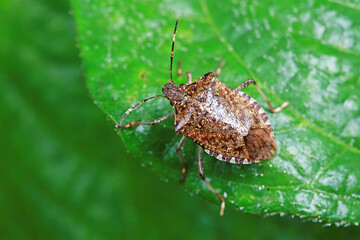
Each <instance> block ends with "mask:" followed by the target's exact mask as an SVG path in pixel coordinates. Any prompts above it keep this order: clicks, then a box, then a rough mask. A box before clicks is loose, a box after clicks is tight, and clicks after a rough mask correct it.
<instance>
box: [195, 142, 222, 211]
mask: <svg viewBox="0 0 360 240" xmlns="http://www.w3.org/2000/svg"><path fill="white" fill-rule="evenodd" d="M198 167H199V175H200V177H201V179H202V180H203V181H204V183H205V184H206V185H207V187H208V188H209V189H210V190H211V191H212V192H213V193H214V194H215V196H216V197H217V198H218V199H219V200H220V202H221V205H220V216H223V215H224V210H225V199H224V197H223V196H221V195H220V194H219V193H218V192H217V191H216V190H215V189H214V188H213V186H211V184H210V183H209V182H208V181H207V180H206V179H205V176H204V168H203V161H202V147H200V146H198Z"/></svg>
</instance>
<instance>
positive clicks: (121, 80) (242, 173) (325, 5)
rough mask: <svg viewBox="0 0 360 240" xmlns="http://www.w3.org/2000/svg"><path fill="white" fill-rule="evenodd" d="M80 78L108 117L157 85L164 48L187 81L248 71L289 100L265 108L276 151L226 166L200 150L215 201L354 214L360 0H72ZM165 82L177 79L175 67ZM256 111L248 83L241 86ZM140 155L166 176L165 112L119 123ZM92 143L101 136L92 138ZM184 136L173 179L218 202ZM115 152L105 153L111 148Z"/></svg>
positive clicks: (170, 145) (247, 208)
mask: <svg viewBox="0 0 360 240" xmlns="http://www.w3.org/2000/svg"><path fill="white" fill-rule="evenodd" d="M72 3H73V7H74V10H75V19H76V22H77V26H78V33H79V42H80V48H81V51H82V55H83V61H84V63H85V69H86V82H87V85H88V88H89V91H90V93H91V96H92V97H93V99H94V101H95V103H96V104H97V105H98V106H99V107H100V108H101V109H102V110H103V111H104V112H105V113H106V114H107V115H108V116H109V118H111V119H112V120H113V121H114V123H115V122H116V121H118V120H119V119H120V118H121V116H122V114H123V113H124V112H125V111H126V110H127V109H128V108H129V107H130V106H131V105H132V104H134V103H136V102H138V101H140V100H142V99H144V98H147V97H150V96H153V95H156V94H161V88H162V86H163V85H164V84H165V83H166V82H168V81H169V65H170V48H171V41H172V31H173V28H174V24H175V21H176V19H177V18H178V19H179V25H178V33H177V37H176V44H175V53H174V59H175V63H174V72H176V67H177V61H178V60H182V61H183V62H184V64H183V70H185V71H191V72H192V74H193V78H194V79H196V78H198V77H200V76H202V75H203V74H204V73H206V72H209V71H214V70H215V69H216V67H217V66H218V64H219V63H220V61H221V60H225V61H226V65H225V66H224V68H223V70H222V73H221V75H220V77H219V79H220V80H221V81H222V82H224V83H225V84H227V85H228V86H230V87H233V88H235V87H236V86H238V85H240V84H241V83H242V82H243V81H245V80H246V79H249V78H253V79H255V80H256V81H257V82H258V83H259V85H260V87H261V88H262V89H263V90H264V92H265V93H266V95H267V96H268V97H269V99H270V101H271V102H272V103H273V104H274V105H276V106H278V105H280V104H281V103H282V102H284V101H289V102H290V104H291V107H289V108H287V109H285V110H284V111H282V112H281V113H277V114H270V113H269V114H268V116H269V118H270V120H271V122H272V124H273V128H274V129H275V136H276V141H277V145H278V149H279V154H278V156H277V157H276V158H275V159H273V160H271V161H266V162H262V163H260V164H253V165H250V166H246V165H232V164H228V163H223V162H220V161H218V160H216V159H215V158H212V157H210V156H208V155H206V154H204V162H205V163H204V168H205V176H206V177H207V179H208V180H209V181H210V182H211V184H212V185H213V186H214V187H215V188H216V189H217V190H218V191H219V192H220V193H221V194H222V195H224V196H225V197H226V203H227V206H228V207H229V206H232V207H234V208H237V209H240V210H243V211H244V212H248V213H257V214H266V215H273V214H280V215H283V214H289V215H295V216H300V217H305V218H306V219H313V220H314V221H320V222H326V223H329V224H331V223H334V224H336V225H346V224H358V222H359V221H360V208H359V204H360V185H359V181H360V167H359V160H360V108H359V107H360V104H359V102H360V99H359V98H360V96H359V87H360V86H359V85H360V78H359V76H360V75H359V73H360V68H359V65H360V56H359V55H360V41H358V39H359V38H360V28H359V24H360V18H359V17H358V16H359V13H360V4H359V2H355V1H353V2H352V1H312V0H305V1H301V2H291V1H280V2H279V1H265V2H264V1H239V0H233V1H228V2H223V1H205V0H200V1H181V2H171V1H146V2H143V1H111V0H104V1H85V0H73V1H72ZM174 80H175V82H176V83H177V84H180V83H186V78H185V77H175V78H174ZM244 91H245V92H247V93H248V94H249V95H251V96H252V97H253V98H255V99H257V100H258V102H259V103H260V104H261V105H262V106H263V107H264V108H265V110H268V109H267V107H266V104H265V102H264V100H263V99H261V97H260V96H259V94H258V92H257V91H256V90H255V88H254V87H253V86H249V87H248V88H246V90H244ZM172 110H173V109H172V107H171V106H170V104H169V102H168V101H167V100H166V99H155V100H152V101H149V102H146V103H145V104H142V105H141V106H140V107H139V108H137V109H136V111H133V112H132V113H131V114H130V115H129V117H128V118H127V120H126V122H129V121H139V120H141V121H151V120H153V119H155V118H158V117H161V116H163V115H165V114H167V113H169V112H171V111H172ZM119 132H120V135H121V136H122V138H123V141H124V142H125V144H126V146H127V148H128V149H129V150H130V151H131V153H132V154H133V156H134V157H135V158H136V159H139V160H140V161H141V162H142V164H143V165H145V166H148V167H149V168H151V169H153V170H155V171H156V172H158V173H159V174H160V175H161V176H162V178H164V179H166V180H168V181H171V182H174V183H177V182H178V180H179V177H180V169H181V167H180V164H179V161H178V159H177V156H176V146H177V143H178V142H179V140H180V138H181V136H179V135H176V134H175V132H174V126H173V119H169V120H167V121H165V122H163V123H161V124H159V125H156V126H139V127H135V128H132V129H128V130H121V131H119ZM99 141H101V140H99ZM195 147H196V145H195V144H194V143H193V142H191V141H190V140H187V141H186V142H185V144H184V149H183V151H182V154H183V157H184V159H185V162H186V164H187V166H188V172H187V175H186V182H185V184H184V188H185V189H186V190H187V191H189V192H190V193H192V194H196V195H201V196H202V197H204V198H206V199H209V200H210V201H213V202H214V203H216V204H217V203H218V202H217V199H216V198H215V197H214V196H213V195H212V193H211V192H210V191H209V190H208V189H207V187H206V185H204V184H203V182H202V181H201V179H200V178H199V176H198V172H197V158H196V148H195ZM114 157H115V156H114Z"/></svg>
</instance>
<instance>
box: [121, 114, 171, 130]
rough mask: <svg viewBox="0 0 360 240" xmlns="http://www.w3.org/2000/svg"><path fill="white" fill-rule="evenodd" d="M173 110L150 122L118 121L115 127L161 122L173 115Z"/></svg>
mask: <svg viewBox="0 0 360 240" xmlns="http://www.w3.org/2000/svg"><path fill="white" fill-rule="evenodd" d="M174 114H175V113H174V112H171V113H169V114H166V115H165V116H162V117H161V118H158V119H155V120H154V121H152V122H130V123H128V124H126V125H121V122H119V123H118V124H116V125H115V128H129V127H135V126H139V125H156V124H158V123H161V122H163V121H165V120H166V119H168V118H170V117H172V116H174Z"/></svg>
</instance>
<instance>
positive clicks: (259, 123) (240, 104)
mask: <svg viewBox="0 0 360 240" xmlns="http://www.w3.org/2000/svg"><path fill="white" fill-rule="evenodd" d="M177 24H178V21H176V23H175V29H174V35H173V40H172V48H171V57H170V82H168V83H166V84H165V85H164V86H163V88H162V92H163V94H162V95H155V96H152V97H150V98H146V99H144V100H142V101H140V102H138V103H136V104H135V105H133V106H132V107H131V108H129V109H128V110H127V111H126V112H125V114H124V115H123V116H122V118H121V120H120V121H119V122H118V123H117V124H116V126H115V127H116V128H129V127H134V126H138V125H155V124H158V123H160V122H162V121H164V120H166V119H168V118H170V117H172V116H175V132H176V133H177V134H182V135H183V136H182V138H181V140H180V142H179V144H178V146H177V149H176V153H177V155H178V157H179V160H180V163H181V165H182V171H181V177H180V182H181V183H183V182H184V177H185V172H186V165H185V163H184V161H183V159H182V157H181V155H180V149H181V148H182V146H183V143H184V141H185V139H186V138H190V139H191V140H193V141H194V142H195V143H197V144H198V145H199V146H198V168H199V175H200V177H201V179H202V180H203V181H204V182H205V184H206V185H207V186H208V188H209V189H210V190H211V191H212V192H213V193H214V194H215V195H216V197H217V198H218V199H219V200H220V202H221V207H220V215H223V214H224V209H225V199H224V197H223V196H221V195H220V194H219V193H218V192H217V191H216V190H215V189H214V188H213V187H212V186H211V184H210V183H209V182H208V181H207V180H206V178H205V177H204V169H203V163H202V149H204V151H205V152H206V153H208V154H209V155H211V156H213V157H216V158H217V159H219V160H221V161H225V162H230V163H234V164H251V163H254V162H260V161H263V160H266V159H272V158H274V157H275V156H276V154H277V148H276V143H275V137H274V133H273V129H272V126H271V123H270V121H269V119H268V117H267V116H266V113H265V111H264V110H263V109H262V108H261V107H260V105H259V104H258V103H257V102H256V101H255V100H254V99H253V98H251V97H250V96H248V95H247V94H246V93H243V92H242V91H241V90H242V89H244V88H245V87H247V86H248V85H250V84H251V83H253V84H254V85H255V87H256V89H257V90H258V91H259V93H260V95H261V96H262V97H263V98H264V100H265V101H266V103H267V104H268V106H269V108H270V112H272V113H276V112H279V111H281V110H282V109H283V108H284V107H286V106H288V105H289V103H288V102H284V103H283V104H282V105H281V106H280V107H278V108H275V109H274V108H273V107H272V105H271V103H270V102H269V101H268V100H267V98H266V96H265V95H264V93H263V92H262V91H261V89H260V88H259V87H258V86H257V85H256V82H255V81H254V80H252V79H249V80H246V81H245V82H244V83H242V84H241V85H240V86H238V87H237V88H235V89H232V88H230V87H228V86H226V85H225V84H224V83H222V82H220V81H219V80H218V79H217V78H216V77H217V76H219V74H220V72H221V68H222V67H223V65H224V62H221V64H220V66H219V67H218V68H217V70H216V72H215V73H213V72H208V73H206V74H205V75H203V76H202V77H200V78H199V79H197V80H196V81H195V82H192V80H191V77H192V75H191V73H190V72H186V73H183V72H182V70H181V62H179V68H178V71H177V73H178V75H187V84H186V85H184V84H180V85H176V84H175V83H174V81H173V79H172V64H173V55H174V45H175V35H176V28H177ZM157 97H165V98H167V99H169V100H170V104H171V105H172V106H173V108H174V112H171V113H169V114H167V115H165V116H163V117H161V118H159V119H156V120H154V121H153V122H130V123H128V124H126V125H121V124H122V122H123V121H124V119H125V117H126V116H127V115H128V114H129V113H130V112H131V111H132V110H134V109H135V108H136V107H138V106H139V105H140V104H142V103H144V102H146V101H148V100H150V99H153V98H157Z"/></svg>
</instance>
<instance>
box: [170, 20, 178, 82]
mask: <svg viewBox="0 0 360 240" xmlns="http://www.w3.org/2000/svg"><path fill="white" fill-rule="evenodd" d="M178 22H179V19H177V20H176V23H175V29H174V36H173V41H172V47H171V57H170V81H171V82H172V83H174V81H173V79H172V65H173V58H174V46H175V35H176V28H177V24H178Z"/></svg>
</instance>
